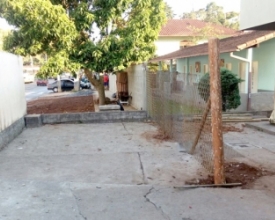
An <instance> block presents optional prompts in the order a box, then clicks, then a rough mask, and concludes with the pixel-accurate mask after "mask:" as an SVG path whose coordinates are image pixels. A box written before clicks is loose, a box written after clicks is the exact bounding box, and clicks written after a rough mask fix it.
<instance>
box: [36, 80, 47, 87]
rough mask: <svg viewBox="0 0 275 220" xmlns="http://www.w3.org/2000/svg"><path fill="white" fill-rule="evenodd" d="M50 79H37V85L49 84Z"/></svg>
mask: <svg viewBox="0 0 275 220" xmlns="http://www.w3.org/2000/svg"><path fill="white" fill-rule="evenodd" d="M47 84H48V80H46V79H37V80H36V85H37V86H47Z"/></svg>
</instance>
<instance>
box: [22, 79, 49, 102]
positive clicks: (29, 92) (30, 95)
mask: <svg viewBox="0 0 275 220" xmlns="http://www.w3.org/2000/svg"><path fill="white" fill-rule="evenodd" d="M50 93H53V92H52V91H51V90H48V89H47V86H37V85H36V83H29V84H25V96H26V101H31V100H34V99H37V98H38V97H41V96H45V95H47V94H50Z"/></svg>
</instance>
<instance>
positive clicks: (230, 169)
mask: <svg viewBox="0 0 275 220" xmlns="http://www.w3.org/2000/svg"><path fill="white" fill-rule="evenodd" d="M224 168H225V178H226V183H241V184H242V188H245V189H247V188H251V187H252V185H253V182H255V181H256V180H257V179H259V178H260V177H263V176H271V175H274V173H272V172H269V171H267V170H264V169H262V168H256V167H252V166H249V165H247V164H245V163H238V162H230V163H225V166H224ZM186 184H187V185H208V184H214V177H213V176H211V175H209V176H208V177H207V178H204V179H197V180H191V181H188V182H186Z"/></svg>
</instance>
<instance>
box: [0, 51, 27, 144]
mask: <svg viewBox="0 0 275 220" xmlns="http://www.w3.org/2000/svg"><path fill="white" fill-rule="evenodd" d="M0 67H1V68H0V148H1V147H3V146H4V145H5V144H7V143H8V142H9V141H11V140H12V139H13V138H14V137H15V136H16V135H17V134H16V133H20V132H21V131H22V129H23V127H24V120H23V117H24V115H25V114H26V100H25V85H24V82H23V63H22V59H21V58H20V57H19V56H15V55H13V54H10V53H6V52H0Z"/></svg>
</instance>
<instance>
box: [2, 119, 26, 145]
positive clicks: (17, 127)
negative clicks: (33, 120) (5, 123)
mask: <svg viewBox="0 0 275 220" xmlns="http://www.w3.org/2000/svg"><path fill="white" fill-rule="evenodd" d="M24 128H25V121H24V118H23V117H22V118H20V119H18V120H17V121H15V122H14V123H13V124H11V125H10V126H9V127H7V128H6V129H4V130H3V131H1V132H0V150H1V149H2V148H3V147H5V146H6V145H7V144H8V143H10V142H11V141H12V140H13V139H15V138H16V137H17V136H18V135H19V134H20V133H21V132H22V131H23V129H24Z"/></svg>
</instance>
